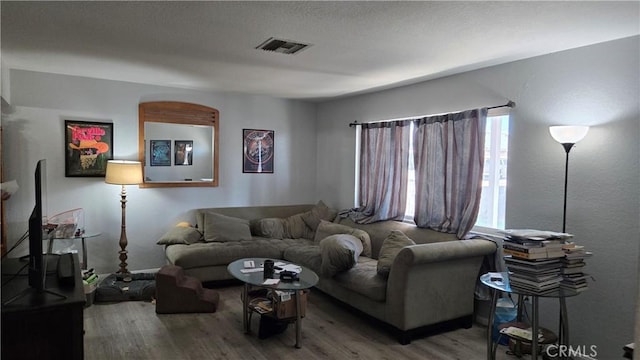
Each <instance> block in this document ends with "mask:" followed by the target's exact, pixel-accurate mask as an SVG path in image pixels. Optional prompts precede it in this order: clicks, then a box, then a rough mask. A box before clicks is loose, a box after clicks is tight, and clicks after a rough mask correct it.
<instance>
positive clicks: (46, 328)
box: [1, 254, 86, 359]
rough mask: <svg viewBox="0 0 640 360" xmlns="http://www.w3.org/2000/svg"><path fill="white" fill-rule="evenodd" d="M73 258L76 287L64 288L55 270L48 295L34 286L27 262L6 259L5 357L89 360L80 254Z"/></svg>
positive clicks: (49, 279) (48, 279) (48, 283)
mask: <svg viewBox="0 0 640 360" xmlns="http://www.w3.org/2000/svg"><path fill="white" fill-rule="evenodd" d="M49 260H53V259H49ZM73 260H74V270H75V279H74V280H75V284H74V286H73V287H71V286H60V284H59V283H58V276H57V273H56V272H55V271H51V270H55V269H56V268H55V267H52V268H51V269H49V271H47V274H46V281H45V285H46V289H44V291H38V290H37V289H34V288H31V287H29V284H28V277H27V275H26V274H27V271H28V270H27V268H26V267H25V266H24V264H25V262H24V261H20V260H19V259H17V258H15V259H3V260H2V283H3V284H5V283H6V284H5V285H3V287H2V304H3V305H2V347H1V349H2V350H1V352H2V354H1V358H2V359H83V358H84V344H83V342H84V339H83V333H84V330H83V328H84V326H83V318H82V313H83V310H84V304H85V299H86V298H85V295H84V288H83V286H82V275H81V274H80V263H79V261H78V256H77V254H74V256H73ZM53 263H54V262H53V261H50V264H49V265H53ZM47 267H49V266H47ZM16 274H17V275H16ZM51 293H55V295H51ZM60 296H63V297H64V298H61V297H60Z"/></svg>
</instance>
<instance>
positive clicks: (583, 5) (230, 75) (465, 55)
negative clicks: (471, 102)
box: [0, 1, 640, 99]
mask: <svg viewBox="0 0 640 360" xmlns="http://www.w3.org/2000/svg"><path fill="white" fill-rule="evenodd" d="M639 4H640V3H639V2H637V1H630V2H611V1H605V2H583V1H569V2H528V1H527V2H521V1H513V2H479V1H472V2H462V1H452V2H427V1H423V2H380V1H370V2H330V1H316V2H272V1H259V2H240V1H227V2H212V1H203V2H186V1H151V2H98V1H72V2H29V1H16V2H12V1H2V2H1V3H0V6H1V9H0V10H1V27H2V28H1V30H2V33H1V36H2V39H1V40H2V42H1V43H0V46H1V51H2V52H1V56H2V64H3V67H8V68H15V69H25V70H33V71H44V72H51V73H59V74H68V75H79V76H87V77H93V78H101V79H112V80H121V81H129V82H136V83H145V84H155V85H166V86H174V87H184V88H191V89H201V90H222V91H231V92H242V93H251V94H265V95H271V96H276V97H285V98H305V99H326V98H335V97H339V96H345V95H350V94H358V93H364V92H368V91H374V90H379V89H384V88H389V87H393V86H398V85H402V84H410V83H415V82H419V81H423V80H427V79H433V78H437V77H442V76H446V75H451V74H455V73H459V72H463V71H468V70H473V69H478V68H482V67H486V66H491V65H497V64H501V63H505V62H510V61H514V60H520V59H524V58H529V57H533V56H538V55H543V54H547V53H552V52H557V51H562V50H566V49H570V48H575V47H580V46H585V45H591V44H595V43H599V42H604V41H609V40H614V39H619V38H624V37H629V36H634V35H638V34H639V33H640V25H639V21H640V20H639V17H640V15H639V13H640V5H639ZM270 37H276V38H282V39H286V40H294V41H299V42H303V43H308V44H312V46H310V47H308V48H306V49H304V50H303V51H301V52H299V53H298V54H296V55H284V54H279V53H274V52H265V51H262V50H256V49H255V47H256V46H258V45H260V44H261V43H262V42H263V41H265V40H267V39H268V38H270Z"/></svg>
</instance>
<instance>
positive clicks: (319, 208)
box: [302, 200, 338, 231]
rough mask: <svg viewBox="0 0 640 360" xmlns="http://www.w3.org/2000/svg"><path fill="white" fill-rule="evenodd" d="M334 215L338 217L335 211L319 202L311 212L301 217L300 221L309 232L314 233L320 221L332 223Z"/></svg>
mask: <svg viewBox="0 0 640 360" xmlns="http://www.w3.org/2000/svg"><path fill="white" fill-rule="evenodd" d="M336 215H338V211H337V210H332V209H329V207H328V206H327V205H325V203H324V202H323V201H322V200H320V201H318V203H317V204H316V206H314V207H313V209H311V211H309V212H306V213H304V214H303V215H302V220H303V221H304V223H305V224H307V226H308V227H309V228H310V229H311V230H313V231H316V229H317V228H318V225H320V221H321V220H326V221H333V219H334V218H335V217H336Z"/></svg>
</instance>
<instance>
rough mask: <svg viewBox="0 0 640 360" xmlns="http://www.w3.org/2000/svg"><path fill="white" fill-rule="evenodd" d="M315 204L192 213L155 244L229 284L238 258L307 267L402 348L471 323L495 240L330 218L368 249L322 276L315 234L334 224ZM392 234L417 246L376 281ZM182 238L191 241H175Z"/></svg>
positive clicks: (187, 267) (193, 269) (177, 261)
mask: <svg viewBox="0 0 640 360" xmlns="http://www.w3.org/2000/svg"><path fill="white" fill-rule="evenodd" d="M320 205H321V203H319V204H316V205H287V206H259V207H231V208H208V209H197V210H195V218H196V223H197V229H198V231H197V232H196V231H195V230H194V229H193V228H191V229H176V230H179V231H178V232H179V233H174V234H173V235H170V236H168V237H167V236H165V237H163V239H161V240H160V241H159V244H162V245H165V253H166V257H167V260H168V262H169V263H171V264H174V265H177V266H180V267H182V268H183V269H184V272H185V274H186V275H189V276H194V277H196V278H198V279H200V280H201V281H215V280H227V279H232V278H233V277H232V276H231V275H230V274H229V273H228V272H227V270H226V269H227V265H228V264H229V263H231V262H232V261H234V260H237V259H240V258H245V257H266V258H274V259H284V260H286V261H290V262H293V263H296V264H300V265H303V266H306V267H308V268H310V269H312V270H314V271H315V272H316V273H317V274H318V275H319V277H320V281H319V282H318V284H317V285H316V288H317V289H319V290H321V291H322V292H324V293H326V294H328V295H330V296H332V297H334V298H336V299H338V300H340V301H342V302H344V303H346V304H348V305H350V306H352V307H353V308H355V309H358V310H360V311H361V312H364V313H366V314H368V315H370V316H372V317H374V318H376V319H378V320H381V321H382V322H384V323H386V324H388V325H390V326H391V328H392V329H393V330H394V331H395V332H396V333H397V335H398V337H399V341H400V342H401V343H403V344H407V343H409V342H410V340H411V337H413V336H414V335H415V334H416V333H421V332H422V331H421V330H425V329H429V328H432V327H437V326H439V325H442V324H453V325H456V326H465V327H470V326H471V324H472V319H473V317H472V316H473V309H474V289H475V286H476V281H477V278H478V276H479V270H480V266H481V264H482V261H483V258H484V257H485V256H488V255H489V256H491V255H492V254H493V253H494V252H495V251H496V245H495V243H493V242H491V241H488V240H458V239H457V238H456V237H455V235H452V234H444V233H440V232H436V231H433V230H428V229H420V228H417V227H416V226H415V225H412V224H409V223H403V222H398V221H383V222H378V223H374V224H367V225H362V224H356V223H354V222H352V221H351V220H349V219H348V218H344V219H342V218H339V217H337V218H336V219H335V220H334V222H333V223H334V224H335V223H338V224H340V225H343V226H345V227H348V229H360V230H364V231H365V232H366V234H367V235H368V238H369V241H370V244H364V248H363V251H362V254H360V256H359V257H357V262H356V263H355V264H354V265H353V267H352V268H350V269H348V270H345V271H342V272H339V273H337V274H335V275H334V276H326V275H323V268H322V261H323V256H322V254H321V250H320V246H319V245H318V240H319V239H317V238H316V233H318V234H319V233H320V232H321V230H320V229H326V228H327V227H326V226H331V227H333V225H328V223H325V221H326V220H333V217H334V216H335V214H336V212H335V211H331V212H329V213H328V212H327V211H326V207H320ZM322 205H323V206H324V204H322ZM318 209H320V211H319V210H318ZM322 217H324V218H322ZM325 225H326V226H325ZM247 226H248V228H249V231H250V234H249V235H247V229H246V227H247ZM238 228H241V230H240V231H238ZM392 230H399V231H401V232H402V233H404V234H405V235H406V236H407V237H409V238H410V239H411V240H413V241H414V242H415V243H416V245H409V246H404V247H402V248H401V249H398V251H397V255H395V256H394V257H393V258H391V262H390V267H389V268H388V270H389V271H388V276H382V275H381V273H379V272H378V270H379V269H378V256H379V255H380V252H381V249H382V248H383V246H385V245H384V244H385V240H386V239H387V238H388V237H389V236H390V233H391V232H392ZM323 231H324V230H323ZM171 232H172V231H170V233H171ZM187 233H188V234H190V235H189V236H188V237H189V238H190V239H188V240H181V239H183V238H185V239H186V237H185V235H184V234H187ZM396 233H397V232H396ZM200 234H202V236H200ZM265 234H267V235H269V236H265ZM322 236H324V233H323V235H322ZM314 238H315V239H314ZM387 241H388V240H387ZM363 242H364V240H363ZM367 247H368V248H367ZM385 253H386V250H385ZM387 260H388V259H387Z"/></svg>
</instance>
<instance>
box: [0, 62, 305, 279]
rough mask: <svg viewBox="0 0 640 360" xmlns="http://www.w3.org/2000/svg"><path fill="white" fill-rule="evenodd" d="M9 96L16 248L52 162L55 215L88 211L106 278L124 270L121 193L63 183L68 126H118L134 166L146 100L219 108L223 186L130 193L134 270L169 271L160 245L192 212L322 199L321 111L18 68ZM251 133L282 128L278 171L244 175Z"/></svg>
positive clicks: (117, 148) (121, 148)
mask: <svg viewBox="0 0 640 360" xmlns="http://www.w3.org/2000/svg"><path fill="white" fill-rule="evenodd" d="M11 94H12V96H11V105H12V107H14V108H15V112H13V113H11V114H3V116H2V127H3V132H4V133H3V140H4V142H3V160H4V170H5V179H8V180H10V179H16V180H17V181H18V183H19V185H20V190H19V191H18V192H17V193H16V194H15V195H14V196H13V197H12V198H11V199H10V200H8V201H6V203H5V204H6V207H7V212H8V216H7V223H8V225H9V230H10V231H8V233H9V246H11V245H12V244H13V242H15V240H16V239H17V238H18V236H19V235H20V234H22V233H23V232H24V231H25V230H26V220H27V219H28V217H29V214H30V213H31V209H32V207H33V204H34V199H33V196H34V190H33V189H34V184H33V172H34V169H35V164H36V161H37V160H38V159H41V158H46V159H47V163H48V164H47V166H48V175H49V176H48V197H49V201H48V208H49V214H50V215H53V214H56V213H59V212H62V211H66V210H70V209H74V208H84V210H85V226H86V228H87V230H89V231H98V232H101V233H102V236H100V237H97V238H92V239H89V240H87V242H88V247H89V259H88V263H89V266H90V267H94V268H95V269H96V270H97V271H98V272H99V273H109V272H113V271H115V270H117V269H118V264H119V263H120V261H119V260H118V253H117V251H118V250H119V246H118V240H119V238H120V219H121V208H120V201H119V200H120V196H119V194H120V186H116V185H109V184H105V183H104V179H103V178H65V176H64V159H63V155H64V146H65V144H64V132H63V130H64V126H63V125H64V120H65V119H75V120H78V119H83V120H95V121H105V122H113V123H114V147H113V149H114V157H115V158H118V159H129V160H136V159H137V158H138V154H137V151H138V103H140V102H145V101H156V100H172V101H186V102H192V103H198V104H202V105H206V106H211V107H214V108H216V109H218V110H219V111H220V129H219V131H220V169H219V171H220V186H218V187H216V188H150V189H140V188H138V187H137V186H127V200H128V201H127V208H126V211H127V237H128V239H129V246H128V250H129V261H128V263H129V270H137V269H150V268H158V267H160V266H162V265H163V264H164V263H165V260H164V252H163V248H162V247H161V246H159V245H156V244H155V243H156V241H157V240H158V238H159V237H160V236H161V235H162V234H163V233H164V232H165V231H167V230H168V229H169V228H170V227H171V226H173V225H174V224H176V223H177V222H179V221H182V220H187V221H191V222H193V220H194V219H193V215H192V214H191V213H190V210H191V209H194V208H199V207H217V206H234V205H237V206H241V205H267V204H299V203H315V202H316V201H317V199H316V198H315V166H314V161H315V158H316V154H315V151H316V146H315V143H316V134H315V130H316V122H315V120H316V117H315V116H316V115H315V105H314V104H311V103H307V102H303V101H292V100H283V99H275V98H269V97H264V96H249V95H236V94H221V93H205V92H197V91H188V90H183V89H174V88H165V87H157V86H146V85H139V84H132V83H126V82H115V81H105V80H96V79H89V78H81V77H71V76H62V75H54V74H45V73H36V72H29V71H16V70H12V71H11ZM243 128H249V129H251V128H257V129H268V130H274V131H275V164H274V166H275V170H274V173H273V174H244V173H243V172H242V129H243ZM66 245H67V244H64V243H60V244H59V246H66ZM75 247H76V248H79V244H75ZM21 250H23V249H21ZM19 253H20V251H19V250H17V252H16V254H19Z"/></svg>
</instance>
